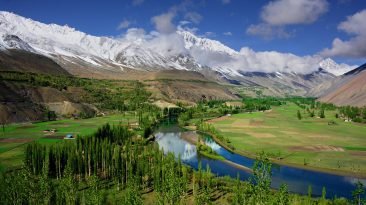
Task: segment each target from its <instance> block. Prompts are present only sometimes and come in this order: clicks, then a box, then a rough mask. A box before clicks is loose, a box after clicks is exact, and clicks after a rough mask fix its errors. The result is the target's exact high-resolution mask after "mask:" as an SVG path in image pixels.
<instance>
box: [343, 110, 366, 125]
mask: <svg viewBox="0 0 366 205" xmlns="http://www.w3.org/2000/svg"><path fill="white" fill-rule="evenodd" d="M339 113H340V114H341V116H342V117H344V118H346V119H347V120H352V121H354V122H360V123H366V107H362V108H360V107H351V106H342V107H340V108H339Z"/></svg>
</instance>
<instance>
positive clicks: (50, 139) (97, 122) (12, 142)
mask: <svg viewBox="0 0 366 205" xmlns="http://www.w3.org/2000/svg"><path fill="white" fill-rule="evenodd" d="M136 122H137V117H136V116H135V114H134V112H133V113H132V112H131V113H126V114H115V115H109V116H104V117H95V118H89V119H65V120H57V121H47V122H37V123H21V124H19V123H18V124H11V125H7V126H5V128H4V130H3V129H2V128H1V130H0V170H1V169H4V168H11V167H17V166H20V165H21V164H22V161H23V156H24V148H25V145H26V144H28V143H31V142H34V141H37V142H39V143H41V144H49V145H51V144H54V143H56V142H60V141H62V140H64V137H65V136H66V135H67V134H72V135H73V136H75V137H76V136H78V135H80V136H86V135H91V134H93V133H94V132H95V131H96V130H97V129H98V128H99V127H100V126H101V125H103V124H105V123H109V124H111V125H119V124H121V125H127V124H130V125H133V124H134V123H136ZM52 129H55V130H56V132H54V133H53V132H47V131H46V130H52Z"/></svg>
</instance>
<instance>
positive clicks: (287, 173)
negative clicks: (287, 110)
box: [154, 123, 366, 198]
mask: <svg viewBox="0 0 366 205" xmlns="http://www.w3.org/2000/svg"><path fill="white" fill-rule="evenodd" d="M183 132H189V131H185V130H184V129H182V128H180V127H179V126H178V125H177V124H176V123H170V124H169V123H163V124H161V125H160V126H159V128H158V129H157V130H156V131H155V133H154V134H155V137H156V142H157V143H158V144H159V147H160V148H161V149H163V150H164V152H165V153H168V152H172V153H174V154H175V156H176V157H178V156H180V158H181V160H182V162H183V163H185V164H187V165H189V166H191V167H192V168H194V169H198V166H199V163H200V162H201V165H202V168H204V169H205V168H206V166H207V165H208V166H209V167H210V169H211V172H212V173H214V174H216V175H218V176H230V177H233V178H236V177H237V175H238V174H239V176H240V179H241V180H247V179H248V178H249V177H250V176H251V173H250V172H248V171H245V170H243V169H240V168H238V167H236V166H233V165H230V164H228V163H225V162H223V161H220V160H214V159H209V158H207V157H204V156H201V155H198V154H197V151H196V146H195V145H193V144H190V143H189V142H188V141H186V140H184V139H182V138H181V134H182V133H183ZM190 132H192V131H190ZM203 137H204V139H205V143H206V145H208V146H210V147H211V148H212V149H213V150H215V151H216V152H217V153H218V154H220V155H221V156H223V157H225V158H226V159H227V160H229V161H231V162H234V163H236V164H239V165H242V166H245V167H249V168H251V167H252V166H253V164H254V160H253V159H251V158H248V157H244V156H241V155H239V154H235V153H232V152H230V151H228V150H226V149H225V148H223V147H221V146H220V145H219V144H217V143H216V142H215V141H214V140H213V139H212V138H211V137H210V136H207V135H204V136H203ZM358 180H360V181H361V182H362V183H363V184H366V180H365V179H358V178H355V177H349V176H340V175H334V174H328V173H324V172H317V171H310V170H306V169H301V168H295V167H289V166H285V165H277V164H273V165H272V183H271V187H272V188H275V189H278V188H279V187H280V186H281V184H283V183H285V184H287V185H288V188H289V190H290V192H292V193H298V194H307V192H308V187H309V186H311V188H312V193H313V195H314V196H321V194H322V189H323V187H325V188H326V193H327V195H326V196H327V198H333V197H335V196H337V197H345V198H351V197H352V191H353V190H354V189H355V183H356V182H357V181H358Z"/></svg>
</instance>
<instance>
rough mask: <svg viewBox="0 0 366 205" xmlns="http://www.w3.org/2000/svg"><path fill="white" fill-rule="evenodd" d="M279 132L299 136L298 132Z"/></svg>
mask: <svg viewBox="0 0 366 205" xmlns="http://www.w3.org/2000/svg"><path fill="white" fill-rule="evenodd" d="M281 132H282V133H284V134H287V135H298V134H299V133H298V132H293V131H281Z"/></svg>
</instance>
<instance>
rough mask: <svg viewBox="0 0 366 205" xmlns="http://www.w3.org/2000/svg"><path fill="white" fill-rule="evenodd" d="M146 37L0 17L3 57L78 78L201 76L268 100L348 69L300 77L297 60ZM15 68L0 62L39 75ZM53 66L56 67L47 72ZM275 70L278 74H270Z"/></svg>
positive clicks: (202, 41) (322, 63)
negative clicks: (251, 89) (165, 73)
mask: <svg viewBox="0 0 366 205" xmlns="http://www.w3.org/2000/svg"><path fill="white" fill-rule="evenodd" d="M149 35H150V36H148V37H147V35H146V34H143V35H142V36H141V35H140V34H139V35H138V34H133V35H132V34H130V33H127V34H126V35H125V36H124V37H123V38H122V37H121V38H110V37H97V36H92V35H89V34H86V33H83V32H80V31H77V30H75V29H74V28H70V27H68V26H59V25H55V24H44V23H41V22H37V21H34V20H32V19H27V18H24V17H21V16H18V15H16V14H13V13H9V12H0V53H1V55H2V56H6V55H4V54H3V53H13V55H10V56H17V55H18V54H16V53H14V52H15V51H23V52H24V53H28V54H29V56H33V57H34V55H36V56H43V58H45V60H43V61H47V63H48V67H47V66H45V67H44V68H43V69H45V70H46V69H50V70H55V72H57V73H65V74H66V73H70V74H71V75H76V76H80V77H88V78H111V79H126V78H129V76H134V74H133V73H135V72H136V71H142V72H156V71H162V70H182V71H195V72H199V73H202V74H203V75H204V77H205V78H206V79H210V80H214V81H218V82H221V83H228V84H234V85H240V86H258V87H260V88H262V89H263V90H264V92H265V93H266V94H267V95H276V96H285V95H305V94H307V93H308V92H309V91H310V90H312V89H313V88H314V87H316V86H317V85H319V84H320V83H323V82H326V81H330V80H332V79H334V78H335V75H338V74H340V73H342V72H345V71H347V70H348V69H350V67H349V66H347V65H345V64H341V65H338V64H337V63H335V62H334V61H332V60H331V59H325V60H324V59H321V58H314V59H312V60H311V62H312V63H311V67H309V68H306V66H305V68H302V69H301V72H295V71H293V69H292V68H291V67H292V66H297V65H298V64H301V62H300V63H297V60H298V57H296V56H294V55H292V54H283V55H286V56H288V57H289V58H290V59H292V60H291V61H289V62H286V63H285V65H272V64H271V63H269V64H268V65H267V64H266V65H263V66H261V64H260V62H261V60H260V59H257V58H256V56H254V54H253V51H251V50H250V49H242V50H241V51H236V50H234V49H231V48H229V47H227V46H225V45H224V44H222V43H221V42H219V41H216V40H211V39H208V38H202V37H198V36H196V35H194V34H193V33H190V32H188V31H186V30H184V29H178V30H177V31H176V32H175V33H172V34H169V35H158V34H149ZM151 35H153V36H151ZM154 35H155V36H154ZM151 38H152V40H151ZM166 42H170V43H168V44H167V43H166ZM171 42H173V43H171ZM23 55H24V54H23ZM276 55H278V54H275V53H273V52H262V53H260V54H259V56H260V57H261V58H271V57H273V58H275V57H276ZM8 56H9V55H8ZM13 58H15V57H13ZM28 58H31V57H28ZM32 59H33V58H32ZM46 59H47V60H46ZM52 61H53V62H54V63H56V64H57V65H59V66H60V67H61V68H60V67H57V66H56V65H55V64H53V63H52ZM247 61H248V62H247ZM249 61H250V62H249ZM14 62H17V60H15V61H14V60H12V58H6V59H4V57H3V60H1V61H0V65H1V66H0V67H2V69H4V68H5V67H6V69H7V70H11V69H14V70H27V69H29V71H37V70H34V69H32V68H28V67H29V64H24V63H20V64H22V65H19V63H18V64H16V63H14ZM41 62H42V61H41ZM30 64H31V63H30ZM51 64H52V65H54V66H53V67H50V65H51ZM242 65H243V66H242ZM244 65H245V66H244ZM258 66H259V67H258ZM276 66H278V68H276ZM301 66H303V65H301ZM301 66H300V67H301ZM309 66H310V65H309ZM36 67H41V66H38V65H37V66H36ZM263 67H265V68H263ZM267 67H268V68H267ZM272 67H274V68H272ZM303 67H304V66H303ZM318 68H321V69H320V70H318ZM61 69H64V70H65V71H66V72H63V71H61ZM276 69H277V70H278V71H275V72H273V71H271V70H276ZM304 70H308V71H309V72H304ZM41 72H43V71H41ZM131 73H132V74H131ZM143 75H149V74H143ZM131 78H133V77H131Z"/></svg>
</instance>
